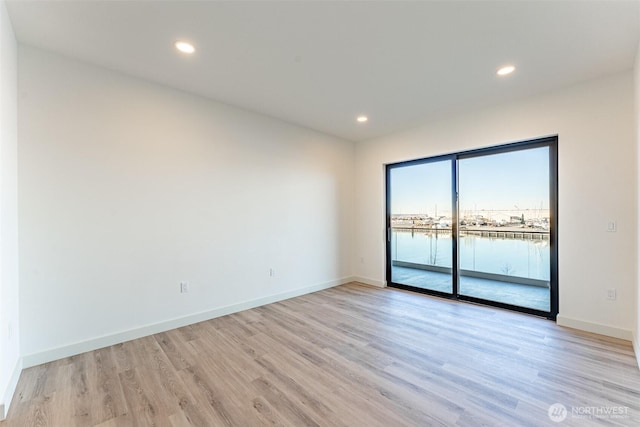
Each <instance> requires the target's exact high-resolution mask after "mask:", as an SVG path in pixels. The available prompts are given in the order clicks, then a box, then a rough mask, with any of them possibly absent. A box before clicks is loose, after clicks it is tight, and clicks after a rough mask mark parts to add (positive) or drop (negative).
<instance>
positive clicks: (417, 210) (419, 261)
mask: <svg viewBox="0 0 640 427" xmlns="http://www.w3.org/2000/svg"><path fill="white" fill-rule="evenodd" d="M389 174H390V186H391V187H390V195H391V200H390V212H391V217H390V221H391V224H390V228H389V230H388V236H387V238H388V240H389V245H390V251H391V252H390V254H389V255H390V258H391V259H390V268H391V271H390V274H391V281H392V282H394V283H396V284H398V285H401V286H410V287H415V288H420V289H426V290H430V291H433V292H437V293H445V294H451V293H452V292H453V288H452V286H453V285H452V283H453V281H452V280H451V273H452V266H453V263H452V259H453V257H452V254H453V252H452V250H451V249H452V244H453V238H452V219H453V212H454V206H453V204H452V202H451V195H452V183H453V160H452V159H450V158H449V159H439V160H429V161H420V162H416V163H412V164H406V165H405V166H404V167H401V168H393V169H391V170H390V171H389Z"/></svg>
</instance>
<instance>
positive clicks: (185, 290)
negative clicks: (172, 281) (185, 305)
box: [180, 282, 189, 294]
mask: <svg viewBox="0 0 640 427" xmlns="http://www.w3.org/2000/svg"><path fill="white" fill-rule="evenodd" d="M180 293H181V294H187V293H189V282H180Z"/></svg>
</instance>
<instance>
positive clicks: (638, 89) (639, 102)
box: [633, 44, 640, 367]
mask: <svg viewBox="0 0 640 427" xmlns="http://www.w3.org/2000/svg"><path fill="white" fill-rule="evenodd" d="M633 75H634V88H635V92H634V101H635V109H634V112H635V113H634V115H633V117H634V130H635V138H636V150H637V154H638V158H637V160H636V163H637V164H638V165H640V44H639V45H638V51H637V53H636V61H635V66H634V68H633ZM637 172H638V175H637V177H636V179H637V180H639V181H637V182H638V202H639V203H640V171H637ZM637 222H638V224H640V205H639V207H638V218H637ZM638 246H639V247H640V229H638ZM637 255H638V256H639V257H640V251H639V253H638V254H637ZM636 267H637V279H638V284H637V286H636V323H635V328H634V329H635V333H634V336H633V346H634V349H635V353H636V359H637V360H638V366H639V367H640V259H639V258H636Z"/></svg>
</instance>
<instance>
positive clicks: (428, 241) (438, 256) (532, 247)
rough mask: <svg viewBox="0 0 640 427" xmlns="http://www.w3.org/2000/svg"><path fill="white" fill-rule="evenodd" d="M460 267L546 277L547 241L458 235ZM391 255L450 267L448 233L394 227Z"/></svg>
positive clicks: (514, 274)
mask: <svg viewBox="0 0 640 427" xmlns="http://www.w3.org/2000/svg"><path fill="white" fill-rule="evenodd" d="M459 251H460V268H461V269H464V270H475V271H482V272H485V273H495V274H507V275H511V276H518V277H528V278H531V279H540V280H549V270H550V268H549V265H550V264H549V259H550V258H549V256H550V250H549V241H547V240H523V239H507V238H500V237H481V236H463V237H460V243H459ZM391 254H392V259H394V260H398V261H406V262H414V263H419V264H429V265H437V266H442V267H451V235H450V234H439V235H438V236H437V237H436V236H435V234H434V233H424V232H414V233H411V232H410V231H395V230H394V232H393V237H392V240H391Z"/></svg>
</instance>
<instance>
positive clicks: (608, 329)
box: [556, 314, 638, 356]
mask: <svg viewBox="0 0 640 427" xmlns="http://www.w3.org/2000/svg"><path fill="white" fill-rule="evenodd" d="M556 323H557V324H558V325H560V326H566V327H568V328H573V329H580V330H582V331H586V332H593V333H594V334H600V335H606V336H608V337H613V338H620V339H623V340H627V341H633V332H632V331H630V330H628V329H622V328H617V327H615V326H609V325H603V324H600V323H594V322H588V321H586V320H580V319H574V318H572V317H566V316H562V315H560V314H558V317H557V318H556ZM637 354H638V353H637V352H636V356H637Z"/></svg>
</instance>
